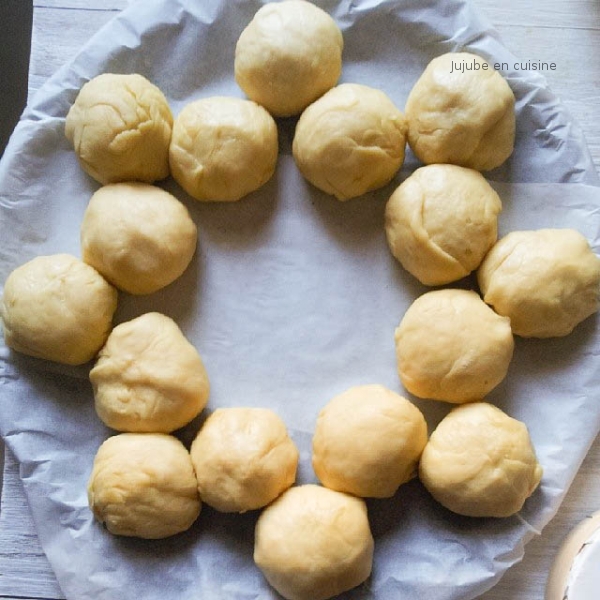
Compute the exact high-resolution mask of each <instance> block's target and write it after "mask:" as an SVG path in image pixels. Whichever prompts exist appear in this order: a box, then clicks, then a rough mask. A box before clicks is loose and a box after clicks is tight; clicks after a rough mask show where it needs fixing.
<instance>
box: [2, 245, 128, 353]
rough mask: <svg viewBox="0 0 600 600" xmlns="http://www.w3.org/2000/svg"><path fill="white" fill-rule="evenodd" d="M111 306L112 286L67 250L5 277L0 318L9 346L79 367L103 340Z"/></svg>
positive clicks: (114, 295)
mask: <svg viewBox="0 0 600 600" xmlns="http://www.w3.org/2000/svg"><path fill="white" fill-rule="evenodd" d="M116 309H117V290H115V289H114V288H113V287H112V286H111V285H110V284H109V283H108V282H107V281H105V280H104V278H103V277H102V275H100V273H98V271H96V269H94V268H93V267H90V266H89V265H86V264H85V263H84V262H82V261H80V260H79V259H77V258H75V257H74V256H70V255H69V254H53V255H50V256H38V257H37V258H34V259H33V260H31V261H29V262H27V263H25V264H24V265H21V266H20V267H18V268H17V269H15V270H14V271H13V272H12V273H11V274H10V275H9V276H8V279H7V280H6V283H5V284H4V295H3V296H2V302H1V303H0V317H1V319H2V325H3V329H4V340H5V342H6V345H7V346H9V347H10V348H12V349H13V350H16V351H17V352H22V353H23V354H28V355H29V356H35V357H36V358H44V359H46V360H52V361H55V362H59V363H63V364H67V365H80V364H83V363H86V362H88V361H89V360H91V359H92V358H94V356H95V355H96V353H97V352H98V351H99V350H100V348H101V347H102V345H103V344H104V342H105V341H106V338H107V337H108V334H109V333H110V330H111V327H112V318H113V314H114V312H115V310H116Z"/></svg>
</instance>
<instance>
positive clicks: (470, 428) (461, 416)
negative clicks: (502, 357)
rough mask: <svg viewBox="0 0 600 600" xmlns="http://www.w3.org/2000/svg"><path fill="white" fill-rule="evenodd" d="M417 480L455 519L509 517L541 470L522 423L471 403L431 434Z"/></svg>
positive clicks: (532, 487)
mask: <svg viewBox="0 0 600 600" xmlns="http://www.w3.org/2000/svg"><path fill="white" fill-rule="evenodd" d="M419 477H420V478H421V481H422V482H423V484H424V485H425V487H426V488H427V489H428V490H429V492H430V493H431V495H432V496H433V497H434V498H435V499H436V500H437V501H438V502H439V503H440V504H442V505H443V506H445V507H446V508H448V509H449V510H451V511H453V512H455V513H458V514H460V515H465V516H468V517H508V516H510V515H513V514H515V513H516V512H518V511H519V510H521V508H522V506H523V504H524V503H525V500H526V499H527V498H529V496H531V494H532V493H533V492H534V491H535V489H536V488H537V486H538V484H539V483H540V480H541V478H542V467H541V466H540V465H539V464H538V461H537V459H536V456H535V451H534V449H533V446H532V445H531V440H530V438H529V432H528V431H527V427H526V426H525V424H524V423H522V422H521V421H518V420H516V419H513V418H511V417H509V416H508V415H506V414H505V413H503V412H502V411H501V410H500V409H499V408H496V407H495V406H492V405H491V404H487V403H486V402H475V403H473V404H466V405H464V406H459V407H457V408H455V409H454V410H452V411H451V412H450V413H449V414H448V415H447V416H446V417H445V418H444V419H443V420H442V421H441V422H440V424H439V425H438V426H437V428H436V430H435V431H434V432H433V433H432V434H431V438H430V440H429V442H428V443H427V446H425V450H424V451H423V455H422V456H421V462H420V468H419Z"/></svg>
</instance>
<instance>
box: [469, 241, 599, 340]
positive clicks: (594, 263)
mask: <svg viewBox="0 0 600 600" xmlns="http://www.w3.org/2000/svg"><path fill="white" fill-rule="evenodd" d="M478 279H479V286H480V287H481V291H482V293H483V295H484V296H483V299H484V300H485V301H486V302H487V303H488V304H491V305H492V306H493V307H494V310H495V311H496V312H497V313H499V314H501V315H505V316H507V317H510V324H511V327H512V330H513V332H514V333H515V334H516V335H521V336H523V337H539V338H546V337H554V336H563V335H567V334H569V333H571V331H573V328H574V327H575V326H576V325H577V324H578V323H580V322H581V321H583V320H584V319H586V318H587V317H589V316H590V315H591V314H593V313H595V312H596V311H597V310H598V295H599V293H600V259H599V258H598V257H597V256H596V255H595V254H594V252H593V251H592V249H591V248H590V246H589V244H588V242H587V240H586V239H585V238H584V237H583V236H582V235H581V234H580V233H579V232H578V231H575V230H573V229H539V230H537V231H513V232H512V233H509V234H508V235H507V236H505V237H503V238H502V239H501V240H500V241H499V242H498V243H497V244H496V245H495V246H494V247H493V248H492V249H491V250H490V252H489V253H488V255H487V256H486V258H485V260H484V261H483V263H482V264H481V267H480V269H479V271H478Z"/></svg>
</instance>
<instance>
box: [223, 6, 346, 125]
mask: <svg viewBox="0 0 600 600" xmlns="http://www.w3.org/2000/svg"><path fill="white" fill-rule="evenodd" d="M343 47H344V40H343V38H342V32H341V31H340V28H339V27H338V26H337V25H336V23H335V21H334V20H333V19H332V18H331V17H330V16H329V15H328V14H327V13H326V12H325V11H324V10H322V9H320V8H319V7H317V6H315V5H314V4H311V3H310V2H305V1H303V0H284V1H283V2H278V3H272V4H266V5H264V6H262V7H261V8H260V9H259V10H258V12H257V13H256V14H255V15H254V18H253V19H252V21H251V22H250V23H249V24H248V26H247V27H246V28H245V29H244V31H243V32H242V34H241V35H240V37H239V40H238V42H237V45H236V49H235V63H234V66H235V79H236V81H237V83H238V85H239V86H240V87H241V88H242V90H244V92H245V93H246V95H247V96H248V97H249V98H250V99H252V100H254V101H255V102H258V103H259V104H261V105H262V106H264V107H265V108H266V109H267V110H268V111H269V112H270V113H271V114H273V115H275V116H278V117H285V116H291V115H296V114H299V113H300V112H302V111H303V110H304V109H305V108H306V107H307V106H308V105H309V104H310V103H311V102H314V101H315V100H316V99H317V98H319V97H320V96H322V95H323V94H324V93H325V92H326V91H327V90H329V89H331V88H332V87H333V86H334V85H335V84H336V82H337V80H338V79H339V77H340V74H341V72H342V50H343Z"/></svg>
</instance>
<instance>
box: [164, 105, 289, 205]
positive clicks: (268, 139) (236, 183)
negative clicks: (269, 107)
mask: <svg viewBox="0 0 600 600" xmlns="http://www.w3.org/2000/svg"><path fill="white" fill-rule="evenodd" d="M277 154H278V141H277V125H276V124H275V121H274V120H273V117H271V115H270V114H269V113H268V112H267V111H266V110H265V109H264V108H263V107H262V106H259V105H258V104H256V103H255V102H252V101H251V100H242V99H240V98H230V97H226V96H214V97H210V98H203V99H201V100H196V101H194V102H192V103H190V104H188V105H186V106H185V107H184V108H183V110H182V111H181V112H180V113H179V115H178V116H177V118H176V119H175V123H174V125H173V136H172V139H171V146H170V150H169V161H170V165H171V173H172V175H173V177H174V178H175V180H176V181H177V183H179V185H181V187H182V188H183V189H184V190H185V191H186V192H187V193H188V194H189V195H190V196H192V197H193V198H195V199H196V200H207V201H211V200H213V201H222V202H231V201H235V200H239V199H240V198H242V197H243V196H246V195H247V194H249V193H250V192H253V191H255V190H257V189H258V188H260V187H261V186H262V185H264V184H265V183H266V182H267V181H268V180H269V179H270V178H271V177H272V175H273V173H274V172H275V166H276V164H277Z"/></svg>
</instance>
